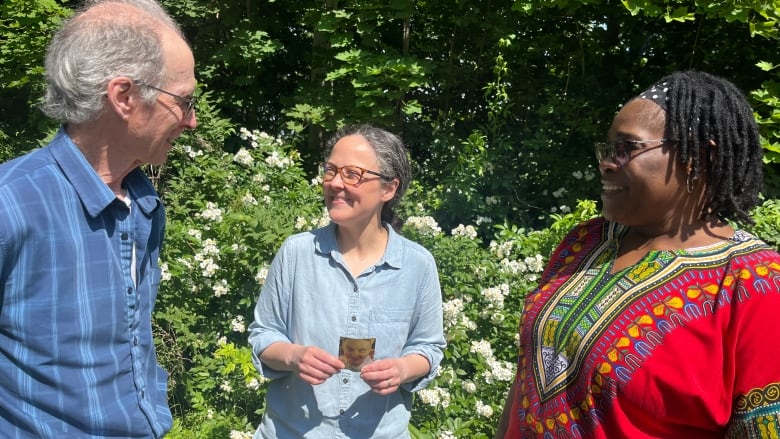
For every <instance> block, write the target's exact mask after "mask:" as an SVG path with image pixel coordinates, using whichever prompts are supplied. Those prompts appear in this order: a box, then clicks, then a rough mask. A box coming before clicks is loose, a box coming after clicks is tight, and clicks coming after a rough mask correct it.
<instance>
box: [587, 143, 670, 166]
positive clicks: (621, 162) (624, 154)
mask: <svg viewBox="0 0 780 439" xmlns="http://www.w3.org/2000/svg"><path fill="white" fill-rule="evenodd" d="M655 142H661V143H660V144H659V145H656V146H650V147H647V148H643V147H642V145H644V144H646V143H655ZM667 142H673V140H672V139H649V140H628V139H622V140H618V141H617V142H598V143H596V145H595V146H596V160H598V161H599V162H601V161H604V160H606V159H608V158H609V159H612V161H613V162H614V163H615V164H616V165H618V166H626V165H627V164H628V162H630V161H631V159H633V158H634V157H636V156H638V155H639V154H642V153H644V152H645V151H650V150H651V149H656V148H660V147H662V146H664V144H666V143H667ZM634 151H639V152H638V153H636V154H632V153H633V152H634Z"/></svg>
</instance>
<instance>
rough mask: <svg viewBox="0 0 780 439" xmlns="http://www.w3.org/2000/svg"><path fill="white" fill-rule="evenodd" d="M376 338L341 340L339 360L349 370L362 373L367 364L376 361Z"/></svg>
mask: <svg viewBox="0 0 780 439" xmlns="http://www.w3.org/2000/svg"><path fill="white" fill-rule="evenodd" d="M375 344H376V339H375V338H349V337H340V338H339V360H341V361H342V362H344V364H345V365H346V367H347V369H349V370H353V371H355V372H360V369H362V368H363V366H365V365H366V364H369V363H371V362H372V361H373V360H374V346H375Z"/></svg>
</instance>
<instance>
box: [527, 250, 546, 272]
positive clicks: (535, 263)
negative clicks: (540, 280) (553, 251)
mask: <svg viewBox="0 0 780 439" xmlns="http://www.w3.org/2000/svg"><path fill="white" fill-rule="evenodd" d="M525 265H526V266H527V267H528V270H529V271H532V272H534V273H541V272H542V271H544V258H543V257H542V255H540V254H537V255H536V256H533V257H531V256H529V257H527V258H525Z"/></svg>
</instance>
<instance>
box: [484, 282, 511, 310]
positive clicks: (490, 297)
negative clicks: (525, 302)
mask: <svg viewBox="0 0 780 439" xmlns="http://www.w3.org/2000/svg"><path fill="white" fill-rule="evenodd" d="M508 294H509V285H508V284H505V283H504V284H501V285H499V286H497V287H490V288H485V289H483V290H482V297H484V298H485V300H486V301H487V302H488V306H489V307H490V308H495V309H504V298H505V297H506V296H507V295H508Z"/></svg>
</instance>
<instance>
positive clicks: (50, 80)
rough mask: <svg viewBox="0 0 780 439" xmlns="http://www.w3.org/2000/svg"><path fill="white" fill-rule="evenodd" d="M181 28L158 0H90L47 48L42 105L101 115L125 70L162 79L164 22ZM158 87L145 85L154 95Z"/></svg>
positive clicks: (78, 116)
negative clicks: (108, 92) (113, 84)
mask: <svg viewBox="0 0 780 439" xmlns="http://www.w3.org/2000/svg"><path fill="white" fill-rule="evenodd" d="M166 26H167V27H169V28H170V29H172V30H173V31H174V32H176V33H177V34H179V35H182V34H181V30H180V29H179V27H178V25H176V23H175V22H174V21H173V19H172V18H171V17H170V16H169V15H168V14H167V13H166V12H165V10H164V9H163V8H162V7H161V6H160V5H159V4H158V3H157V2H156V1H154V0H89V1H88V2H87V3H86V4H85V7H84V8H83V9H81V10H80V11H79V12H77V13H76V15H75V16H73V17H72V18H71V19H69V20H68V21H66V22H65V24H64V25H63V26H62V27H61V28H60V29H59V30H58V31H57V33H56V34H55V35H54V38H53V39H52V41H51V43H50V44H49V47H48V49H47V52H46V64H45V66H46V82H47V89H46V95H45V97H44V102H43V106H42V110H43V111H44V113H46V114H47V115H48V116H49V117H51V118H53V119H55V120H57V121H59V122H62V123H71V124H78V123H84V122H89V121H93V120H95V119H97V118H98V117H99V116H100V114H101V112H102V111H103V108H104V105H105V99H104V97H105V93H106V85H107V84H108V82H109V81H111V80H112V79H114V78H116V77H119V76H127V77H129V78H132V79H133V80H134V81H136V82H138V83H145V84H149V85H160V83H161V82H162V81H163V79H164V76H165V73H166V72H165V60H164V57H163V50H162V40H161V34H160V30H159V29H160V28H161V27H166ZM155 95H156V93H155V91H154V90H144V93H143V94H142V96H143V98H144V99H146V100H148V101H152V100H153V99H154V97H155Z"/></svg>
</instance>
